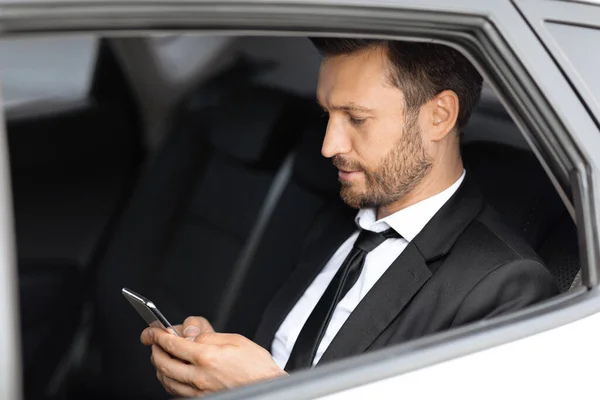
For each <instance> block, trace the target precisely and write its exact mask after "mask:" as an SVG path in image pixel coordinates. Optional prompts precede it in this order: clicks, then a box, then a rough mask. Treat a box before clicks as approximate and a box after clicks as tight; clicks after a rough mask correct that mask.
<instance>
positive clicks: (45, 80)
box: [0, 36, 97, 111]
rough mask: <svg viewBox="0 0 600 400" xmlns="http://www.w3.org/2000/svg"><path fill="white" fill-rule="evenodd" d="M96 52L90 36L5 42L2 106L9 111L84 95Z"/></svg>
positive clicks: (0, 68) (0, 47)
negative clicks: (33, 104)
mask: <svg viewBox="0 0 600 400" xmlns="http://www.w3.org/2000/svg"><path fill="white" fill-rule="evenodd" d="M96 49H97V39H96V38H95V37H93V36H70V37H44V38H34V39H32V38H20V39H4V40H1V41H0V76H1V77H2V85H3V93H4V104H5V107H6V108H7V110H8V111H10V110H11V109H14V108H17V107H19V108H20V107H21V106H24V105H30V104H32V103H39V102H44V103H47V104H56V103H64V102H71V101H74V100H80V99H83V98H85V97H86V96H87V94H88V92H89V89H90V83H91V76H92V71H93V67H94V61H95V56H96Z"/></svg>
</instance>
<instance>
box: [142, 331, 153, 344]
mask: <svg viewBox="0 0 600 400" xmlns="http://www.w3.org/2000/svg"><path fill="white" fill-rule="evenodd" d="M140 341H141V342H142V344H143V345H144V346H152V344H154V341H153V340H152V337H150V328H146V329H144V330H143V331H142V334H141V335H140Z"/></svg>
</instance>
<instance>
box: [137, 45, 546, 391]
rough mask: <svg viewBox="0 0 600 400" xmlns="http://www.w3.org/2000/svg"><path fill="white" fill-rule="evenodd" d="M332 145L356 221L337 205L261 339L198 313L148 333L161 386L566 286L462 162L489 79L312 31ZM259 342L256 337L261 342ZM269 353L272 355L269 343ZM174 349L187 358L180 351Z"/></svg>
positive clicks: (382, 340)
mask: <svg viewBox="0 0 600 400" xmlns="http://www.w3.org/2000/svg"><path fill="white" fill-rule="evenodd" d="M313 42H314V43H315V45H316V47H317V48H318V49H319V50H320V52H321V53H322V54H323V56H324V59H323V62H322V65H321V70H320V74H319V85H318V93H317V98H318V101H319V103H320V104H321V106H322V107H323V109H324V110H325V112H326V113H328V114H329V122H328V126H327V131H326V133H325V138H324V141H323V147H322V154H323V155H324V156H325V157H327V158H330V159H331V160H332V162H333V163H334V165H335V166H336V167H337V168H338V170H339V181H340V183H341V190H340V194H341V197H342V199H343V200H344V202H345V203H347V204H348V205H350V206H352V207H354V208H357V209H359V211H358V214H357V216H356V218H355V219H354V221H352V220H351V221H348V219H347V218H346V217H345V216H344V214H341V213H340V214H338V213H336V212H331V213H328V214H326V215H324V216H323V217H322V218H321V219H319V221H318V222H319V223H318V226H316V227H314V229H313V231H312V233H311V240H310V241H309V243H308V246H307V250H306V252H305V259H304V261H302V262H301V263H299V265H298V266H297V267H296V269H295V270H294V272H293V275H292V276H291V277H290V279H289V281H288V283H287V284H286V285H285V286H284V287H283V288H282V289H281V291H280V292H279V294H277V296H276V297H275V298H274V299H273V301H272V302H271V304H270V306H269V307H268V308H267V310H266V311H265V314H264V317H263V320H262V322H261V325H260V326H259V329H258V332H257V335H256V338H255V341H256V343H255V342H252V341H250V340H249V339H246V338H244V337H242V336H239V335H231V334H223V333H215V332H214V331H213V329H212V327H211V326H210V324H209V323H208V321H206V320H205V319H203V318H200V317H191V318H188V319H187V320H186V321H185V323H184V324H183V326H181V327H180V328H181V329H182V332H183V334H184V336H186V339H187V340H186V339H182V338H178V337H176V336H174V335H171V334H169V333H166V332H164V331H162V330H160V329H146V330H145V331H144V332H143V333H142V342H143V343H144V344H146V345H152V361H153V363H154V365H155V366H156V368H157V376H158V379H159V380H160V381H161V383H162V384H163V386H164V387H165V388H166V389H167V390H168V391H169V392H170V393H173V394H176V395H179V396H197V395H201V394H203V393H208V392H213V391H216V390H220V389H223V388H228V387H233V386H238V385H242V384H244V383H248V382H253V381H257V380H264V379H271V378H275V377H278V376H282V375H285V374H286V373H287V372H291V371H294V370H297V369H302V368H310V367H312V366H314V365H316V364H317V363H324V362H328V361H332V360H335V359H339V358H342V357H347V356H351V355H355V354H360V353H363V352H366V351H371V350H375V349H379V348H382V347H385V346H389V345H392V344H396V343H401V342H404V341H406V340H409V339H413V338H417V337H421V336H423V335H426V334H429V333H434V332H440V331H442V330H445V329H449V328H452V327H456V326H460V325H464V324H467V323H470V322H474V321H479V320H482V319H486V318H491V317H494V316H497V315H500V314H502V313H506V312H509V311H513V310H518V309H521V308H523V307H526V306H528V305H530V304H533V303H535V302H538V301H540V300H543V299H546V298H548V297H550V296H552V295H554V294H556V293H557V288H556V286H555V283H554V279H553V277H552V276H551V275H550V274H549V273H548V271H547V270H546V269H545V268H544V266H543V264H542V263H541V261H540V260H539V259H538V257H537V256H536V254H535V253H534V251H533V250H532V249H531V248H530V247H529V246H528V245H527V244H526V243H525V242H524V240H523V239H521V238H519V237H518V236H516V235H515V234H514V233H513V232H511V231H510V230H508V229H507V228H505V227H504V226H503V224H502V222H501V221H500V220H499V218H498V216H497V215H496V214H495V213H494V212H493V211H492V210H491V209H490V208H489V207H488V206H486V205H485V204H484V203H483V201H482V198H481V195H480V194H479V192H478V190H477V188H476V187H475V186H474V184H473V182H472V181H471V178H470V177H469V174H468V172H466V171H465V170H464V168H463V164H462V160H461V156H460V150H459V144H460V134H459V131H460V128H461V127H463V126H464V125H465V124H466V122H467V121H468V118H469V116H470V113H471V110H472V109H473V107H474V106H475V104H476V103H477V101H478V98H479V95H480V92H481V84H482V78H481V76H480V75H479V74H478V72H477V71H476V70H475V68H473V66H472V65H471V64H470V63H469V62H468V61H467V60H466V59H465V58H464V57H463V56H462V55H461V54H460V53H458V52H457V51H455V50H453V49H451V48H448V47H445V46H441V45H436V44H430V43H427V44H426V43H404V42H390V41H381V40H350V39H314V40H313ZM257 343H258V344H257ZM267 350H268V351H267ZM170 355H173V356H175V357H176V358H175V359H174V358H172V357H170Z"/></svg>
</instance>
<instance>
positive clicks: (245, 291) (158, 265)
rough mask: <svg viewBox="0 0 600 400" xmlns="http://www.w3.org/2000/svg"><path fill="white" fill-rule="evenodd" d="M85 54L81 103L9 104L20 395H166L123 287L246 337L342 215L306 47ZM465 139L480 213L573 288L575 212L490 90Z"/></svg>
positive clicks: (107, 45) (138, 41) (167, 45)
mask: <svg viewBox="0 0 600 400" xmlns="http://www.w3.org/2000/svg"><path fill="white" fill-rule="evenodd" d="M60 39H61V38H57V40H58V41H60ZM7 40H11V39H7ZM21 40H23V39H21ZM25 40H28V39H25ZM31 40H38V39H35V38H33V39H31ZM39 40H40V44H39V46H48V45H49V44H48V43H45V42H44V41H43V40H42V39H39ZM89 43H92V46H93V47H94V56H93V57H92V59H93V62H92V65H91V69H90V82H89V90H88V91H87V92H86V94H85V98H84V101H79V102H76V103H69V106H68V107H66V106H65V107H56V104H54V103H56V102H54V103H52V102H47V101H39V99H37V100H36V101H33V102H31V104H28V105H27V107H24V106H23V105H22V104H19V105H17V106H14V107H12V108H8V106H7V113H6V115H7V135H8V142H9V151H10V167H11V178H12V189H13V202H14V216H15V232H16V245H17V255H18V260H17V261H18V276H19V293H20V315H21V332H22V343H21V345H22V357H23V366H22V367H23V376H24V389H25V396H26V398H27V399H39V398H46V399H75V398H89V399H94V398H102V399H105V398H128V399H138V398H139V399H165V398H169V395H168V394H167V393H166V392H165V391H164V390H163V389H162V387H161V386H160V384H159V382H158V381H157V379H156V378H155V373H154V369H153V366H152V365H151V363H150V361H149V356H150V351H149V349H147V348H145V347H144V346H142V345H141V344H140V342H139V336H140V333H141V331H142V330H143V329H144V327H145V323H144V321H143V320H142V319H141V318H140V317H139V316H137V315H136V313H135V311H134V310H133V309H131V307H130V306H129V305H128V304H127V302H126V301H125V299H124V298H123V296H122V295H121V288H123V287H128V288H131V289H133V290H134V291H136V292H139V293H141V294H143V295H145V296H147V297H148V298H150V299H151V300H152V301H153V302H154V303H155V304H156V305H157V306H158V307H159V308H160V310H161V311H162V313H163V314H164V315H165V316H167V318H168V319H169V320H170V321H171V322H173V323H180V322H181V321H183V320H184V319H185V318H186V317H187V316H190V315H201V316H204V317H206V318H207V319H208V320H209V321H211V322H212V323H213V326H214V327H215V329H216V330H218V331H224V332H235V333H240V334H242V335H245V336H247V337H252V336H253V334H254V331H255V330H256V327H257V325H258V323H259V321H260V318H261V315H262V311H263V310H264V309H265V307H266V305H267V304H268V302H269V301H270V299H271V298H272V297H273V295H274V294H275V293H276V291H277V290H278V289H279V288H280V287H281V285H282V284H283V283H284V281H285V279H286V277H287V276H288V274H289V272H290V271H291V270H292V269H293V267H294V265H295V262H296V260H297V259H298V257H299V256H300V255H301V254H302V251H303V246H304V243H305V239H306V235H307V232H308V231H309V230H310V228H311V226H312V225H313V224H314V223H316V222H317V221H322V220H324V219H326V218H327V215H325V214H326V212H327V210H330V207H331V205H332V204H337V207H339V208H341V209H345V210H347V212H348V213H349V215H351V214H352V213H353V212H354V211H353V210H351V209H349V208H347V207H346V206H345V205H344V204H343V203H342V202H341V200H340V199H339V197H338V183H337V177H336V172H337V171H336V169H335V168H334V167H333V165H332V164H331V162H330V161H329V160H327V159H325V158H323V157H322V156H321V154H320V147H321V141H322V138H323V133H324V131H325V127H326V124H327V121H326V119H325V118H323V115H322V112H321V110H320V107H319V106H318V105H317V104H316V101H315V95H314V89H315V86H316V81H317V74H318V68H319V56H318V54H317V53H316V51H315V50H314V49H313V48H312V45H311V44H310V42H309V41H308V40H307V39H305V38H300V37H228V38H213V37H202V36H164V37H145V38H93V40H90V41H89ZM18 44H19V43H16V44H14V43H13V44H11V46H13V47H9V46H8V45H5V44H3V43H0V54H2V56H3V57H2V58H9V57H10V54H11V53H10V52H8V50H7V49H9V48H10V49H12V50H14V48H16V47H14V46H17V45H18ZM74 57H77V55H75V56H74ZM26 61H27V60H26ZM28 61H31V60H28ZM4 63H5V62H3V61H2V60H0V74H3V68H6V66H5V64H4ZM29 67H30V68H33V71H36V69H37V71H41V70H43V68H44V65H30V66H29ZM165 71H169V72H165ZM63 72H64V71H63ZM40 73H41V72H40ZM64 73H66V72H64ZM51 78H52V75H51V74H48V79H51ZM10 79H11V77H10V76H8V77H7V78H5V82H4V83H3V84H4V85H11V81H10ZM12 84H13V86H14V85H19V84H20V85H25V83H23V82H21V83H19V82H16V83H15V82H12ZM35 84H36V82H33V83H31V85H35ZM26 89H28V88H24V89H23V90H26ZM5 92H6V90H5ZM59 100H64V99H59ZM63 103H64V102H63ZM463 135H464V136H463V142H462V150H461V151H462V155H463V158H464V162H465V166H466V168H467V171H468V173H472V174H473V176H474V177H475V179H476V181H477V183H478V184H479V186H480V189H481V191H482V192H483V194H484V197H485V199H486V201H487V202H488V203H490V204H491V205H492V206H493V207H495V208H496V210H497V211H498V212H499V213H500V214H501V215H502V216H503V218H504V219H505V222H506V224H507V225H509V226H510V227H511V228H512V229H514V230H516V231H518V232H520V233H521V234H522V235H523V236H524V237H525V239H526V240H527V241H528V242H529V243H530V244H531V245H532V247H533V248H534V249H535V250H536V251H537V252H538V254H539V255H540V257H541V258H542V259H543V260H544V262H545V264H546V266H547V268H548V269H549V270H550V272H551V273H552V274H553V275H554V276H555V278H556V281H557V283H558V285H559V287H560V289H561V291H563V292H565V291H568V290H569V289H570V288H572V287H574V286H576V285H578V284H580V283H579V282H580V281H579V280H578V279H577V275H578V272H579V258H578V251H579V250H578V244H577V243H578V242H577V229H576V226H575V224H574V222H573V219H572V216H571V215H570V214H569V212H568V211H567V209H566V208H565V206H564V204H563V202H562V200H561V198H560V197H559V195H558V193H557V191H556V189H555V188H554V186H553V184H552V182H551V181H550V180H549V178H548V177H547V174H546V172H545V171H544V169H543V168H542V166H541V165H540V163H539V162H538V160H537V158H536V156H535V155H534V154H533V152H532V151H531V150H530V147H529V145H528V144H527V142H526V140H525V139H524V137H523V135H522V133H521V132H520V131H519V129H518V128H517V126H516V125H515V124H514V123H513V121H512V119H511V117H510V116H509V115H508V113H507V112H506V110H505V109H504V107H503V106H502V105H501V103H500V101H499V100H498V98H497V97H496V96H495V94H494V92H493V90H492V89H491V88H490V87H489V86H485V87H484V91H483V94H482V98H481V101H480V104H479V106H478V107H477V109H476V110H475V111H474V114H473V116H472V118H471V121H470V123H469V124H468V125H467V126H466V127H465V129H464V132H463Z"/></svg>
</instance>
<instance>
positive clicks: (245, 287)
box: [223, 111, 350, 338]
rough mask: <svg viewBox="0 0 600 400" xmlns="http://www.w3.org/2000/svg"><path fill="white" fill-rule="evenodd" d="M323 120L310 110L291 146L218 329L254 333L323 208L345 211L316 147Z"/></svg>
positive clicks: (333, 175)
mask: <svg viewBox="0 0 600 400" xmlns="http://www.w3.org/2000/svg"><path fill="white" fill-rule="evenodd" d="M325 129H326V121H325V120H324V119H319V118H318V114H317V111H315V118H314V122H313V123H311V124H310V125H309V126H308V127H307V129H306V130H305V132H304V134H303V135H302V138H301V141H300V143H299V144H298V146H297V147H296V148H295V150H294V165H293V167H292V174H291V177H290V180H289V182H288V184H287V186H286V188H285V189H284V191H283V193H282V194H281V197H280V198H279V201H278V202H277V204H276V205H275V207H274V210H273V212H272V216H271V218H270V221H269V223H268V226H267V228H266V230H265V232H264V235H263V237H262V240H261V242H260V246H259V247H258V249H257V251H256V254H255V256H254V258H253V259H252V260H251V262H250V265H249V270H248V272H247V273H246V275H245V278H244V280H243V284H242V285H241V286H240V288H239V291H238V294H237V299H236V301H235V303H234V305H233V308H232V312H231V315H230V316H229V318H228V320H227V321H226V323H225V324H224V326H223V328H224V330H225V331H228V332H236V333H241V334H243V335H246V336H247V337H251V338H252V337H254V334H255V332H256V328H257V326H258V323H259V322H260V319H261V317H262V315H263V312H264V310H265V308H266V307H267V305H268V304H269V302H270V301H271V299H272V298H273V297H274V296H275V294H276V292H277V291H278V290H279V289H280V288H281V287H282V286H283V284H284V283H285V282H286V280H287V279H288V277H289V276H290V274H291V272H292V270H293V269H294V268H295V266H296V265H297V262H298V261H299V260H300V257H301V256H302V252H303V249H304V247H305V242H306V239H307V237H308V235H309V232H310V231H311V229H312V227H313V225H314V224H315V222H316V220H317V219H318V218H320V217H323V215H322V214H323V212H329V211H332V210H333V209H334V207H335V208H336V209H337V208H343V209H347V210H350V209H349V208H347V206H345V205H344V204H343V203H342V201H341V200H340V197H339V184H338V179H337V170H336V168H335V167H334V166H333V164H332V163H331V161H330V160H328V159H326V158H324V157H323V156H322V155H321V152H320V149H321V144H322V141H323V137H324V134H325Z"/></svg>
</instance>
